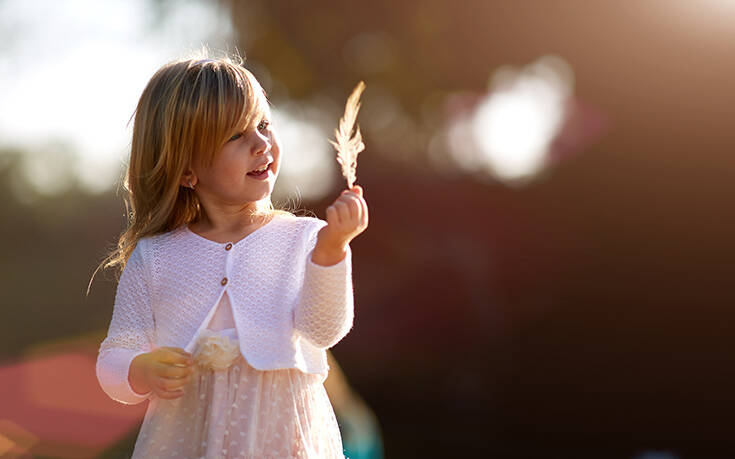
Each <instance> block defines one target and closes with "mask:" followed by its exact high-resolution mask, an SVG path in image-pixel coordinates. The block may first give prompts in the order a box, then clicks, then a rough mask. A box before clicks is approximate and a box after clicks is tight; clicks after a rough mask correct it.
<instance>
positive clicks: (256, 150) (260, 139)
mask: <svg viewBox="0 0 735 459" xmlns="http://www.w3.org/2000/svg"><path fill="white" fill-rule="evenodd" d="M270 149H271V142H270V139H268V137H266V136H264V135H263V134H261V133H258V135H257V137H256V139H255V143H254V144H253V154H254V155H256V156H258V155H262V154H264V153H266V152H268V151H269V150H270Z"/></svg>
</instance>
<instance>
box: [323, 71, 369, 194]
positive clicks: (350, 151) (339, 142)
mask: <svg viewBox="0 0 735 459" xmlns="http://www.w3.org/2000/svg"><path fill="white" fill-rule="evenodd" d="M364 90H365V83H363V82H362V81H361V82H359V83H358V84H357V86H355V89H353V90H352V94H350V97H348V98H347V104H346V105H345V114H344V116H342V119H341V120H339V126H338V128H337V129H335V131H334V133H335V141H332V140H330V141H329V143H331V144H332V145H333V146H334V148H335V149H337V162H338V163H339V164H340V165H342V175H343V176H344V178H345V179H346V180H347V188H352V186H353V185H354V184H355V180H356V179H357V175H356V174H357V155H358V154H359V153H360V152H361V151H363V150H364V149H365V144H364V143H362V135H361V134H360V126H355V121H356V120H357V112H358V111H360V95H361V94H362V91H364ZM353 131H354V135H353Z"/></svg>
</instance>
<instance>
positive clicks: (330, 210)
mask: <svg viewBox="0 0 735 459" xmlns="http://www.w3.org/2000/svg"><path fill="white" fill-rule="evenodd" d="M332 222H333V223H334V224H339V215H338V214H337V209H335V207H334V205H331V206H329V207H327V223H332Z"/></svg>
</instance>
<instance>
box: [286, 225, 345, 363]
mask: <svg viewBox="0 0 735 459" xmlns="http://www.w3.org/2000/svg"><path fill="white" fill-rule="evenodd" d="M320 222H321V224H320V225H319V226H318V228H316V231H313V232H312V233H311V236H310V239H309V243H308V245H307V248H308V253H307V256H306V260H305V262H306V267H305V270H304V283H303V287H302V290H301V294H300V296H299V301H298V303H297V305H296V308H295V310H294V328H295V329H296V330H297V331H298V332H299V333H300V334H301V336H303V337H304V338H306V339H307V340H309V342H311V343H312V344H313V345H314V346H316V347H318V348H324V349H326V348H330V347H332V346H334V345H335V344H337V342H339V340H341V339H342V338H344V336H345V335H347V333H348V332H349V331H350V329H351V328H352V322H353V319H354V296H353V289H352V251H351V250H350V246H349V245H348V246H347V255H346V256H345V257H344V258H343V259H342V261H340V262H339V263H337V264H334V265H331V266H321V265H317V264H316V263H314V262H313V261H312V259H311V256H312V254H313V252H314V246H315V245H316V237H317V233H318V230H319V229H321V228H322V227H323V226H324V222H323V221H321V220H320Z"/></svg>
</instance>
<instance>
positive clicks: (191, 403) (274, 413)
mask: <svg viewBox="0 0 735 459" xmlns="http://www.w3.org/2000/svg"><path fill="white" fill-rule="evenodd" d="M234 326H235V324H234V321H233V318H232V309H231V307H230V303H229V299H228V295H226V294H225V295H223V297H222V300H221V302H220V303H219V304H218V306H217V311H216V312H215V315H214V316H213V318H212V320H211V322H210V323H209V325H208V326H207V328H208V329H209V330H211V331H212V332H213V333H211V334H213V335H219V336H221V337H226V338H227V339H232V340H235V341H234V342H233V344H234V343H236V342H237V341H236V340H237V331H236V329H235V328H234ZM203 336H204V334H203ZM220 339H221V338H220ZM233 348H236V346H233ZM195 355H196V354H195ZM233 356H234V355H233ZM324 379H326V376H324V375H319V374H308V373H303V372H302V371H300V370H298V369H295V368H290V369H282V370H267V371H260V370H256V369H255V368H253V367H252V366H250V365H249V364H248V363H247V361H246V360H245V359H244V358H243V356H242V355H241V354H240V353H239V351H237V353H236V357H235V360H234V362H232V364H231V365H230V366H229V367H228V368H226V369H211V368H206V367H202V366H199V365H195V372H194V374H193V377H192V379H191V382H190V384H189V385H187V386H186V387H185V388H184V391H185V393H184V395H183V396H181V397H180V398H177V399H172V400H167V399H161V398H158V397H155V396H153V397H151V401H150V403H151V406H149V407H148V411H147V412H146V416H145V419H144V421H143V425H142V426H141V429H140V433H139V435H138V439H137V440H136V443H135V450H134V452H133V459H138V458H140V459H142V458H151V459H152V458H179V459H187V458H191V459H200V458H207V459H215V458H217V459H230V458H248V459H251V458H252V459H255V458H258V459H265V458H268V459H270V458H274V459H275V458H278V459H280V458H308V459H317V458H318V459H331V458H344V454H343V450H342V440H341V437H340V432H339V427H338V425H337V421H336V418H335V415H334V411H333V410H332V405H331V403H330V401H329V398H328V397H327V393H326V391H325V389H324V385H323V382H324Z"/></svg>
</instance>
